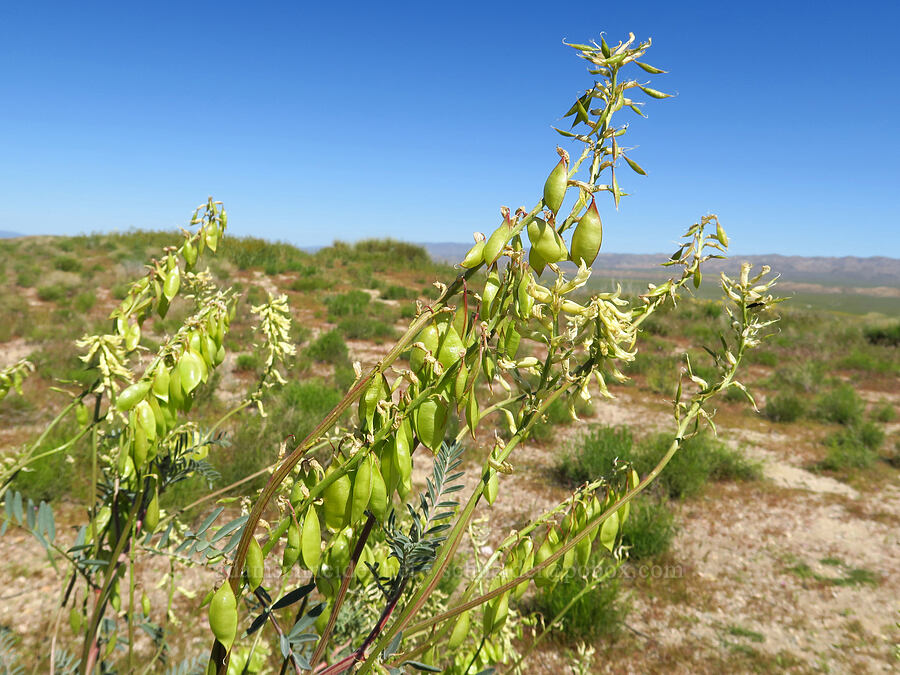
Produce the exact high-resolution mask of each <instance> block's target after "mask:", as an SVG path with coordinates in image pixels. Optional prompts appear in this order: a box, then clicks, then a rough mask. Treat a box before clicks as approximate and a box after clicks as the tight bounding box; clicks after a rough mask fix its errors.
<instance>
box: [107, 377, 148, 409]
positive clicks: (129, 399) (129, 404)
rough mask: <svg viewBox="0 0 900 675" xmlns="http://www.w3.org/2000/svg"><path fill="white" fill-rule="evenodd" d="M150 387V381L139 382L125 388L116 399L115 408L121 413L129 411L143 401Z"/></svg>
mask: <svg viewBox="0 0 900 675" xmlns="http://www.w3.org/2000/svg"><path fill="white" fill-rule="evenodd" d="M151 385H152V383H151V382H150V380H141V381H140V382H136V383H135V384H132V385H131V386H129V387H125V389H123V390H122V392H121V393H120V394H119V395H118V397H116V408H118V409H119V410H121V411H122V412H125V411H127V410H131V409H132V408H133V407H134V406H136V405H137V404H138V402H140V401H142V400H143V399H144V397H145V396H146V395H147V392H148V391H150V386H151Z"/></svg>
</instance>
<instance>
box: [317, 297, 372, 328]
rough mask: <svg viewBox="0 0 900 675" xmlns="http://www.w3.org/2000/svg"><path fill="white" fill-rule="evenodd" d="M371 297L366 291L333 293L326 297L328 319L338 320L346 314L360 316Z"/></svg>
mask: <svg viewBox="0 0 900 675" xmlns="http://www.w3.org/2000/svg"><path fill="white" fill-rule="evenodd" d="M370 301H371V298H370V297H369V294H368V293H366V292H364V291H356V290H353V291H348V292H347V293H341V294H339V295H332V296H331V297H330V298H326V299H325V306H326V307H327V308H328V320H329V321H337V320H338V319H339V318H341V317H345V316H354V315H355V316H359V315H360V314H363V313H364V312H365V311H366V310H367V309H368V305H369V302H370Z"/></svg>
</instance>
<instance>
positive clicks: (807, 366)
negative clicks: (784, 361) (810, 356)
mask: <svg viewBox="0 0 900 675" xmlns="http://www.w3.org/2000/svg"><path fill="white" fill-rule="evenodd" d="M824 379H825V364H824V363H822V362H821V361H800V362H799V363H797V364H796V365H793V366H790V367H788V368H784V369H779V370H777V371H775V372H774V373H773V374H772V381H771V382H772V387H773V388H775V389H779V390H780V389H791V390H793V391H795V392H799V393H806V394H814V393H815V392H817V391H818V390H819V387H820V386H821V385H822V381H823V380H824Z"/></svg>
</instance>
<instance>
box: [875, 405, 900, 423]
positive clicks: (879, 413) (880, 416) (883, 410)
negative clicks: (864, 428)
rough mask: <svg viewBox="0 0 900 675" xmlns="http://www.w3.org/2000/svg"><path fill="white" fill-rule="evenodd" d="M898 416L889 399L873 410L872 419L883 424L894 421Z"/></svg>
mask: <svg viewBox="0 0 900 675" xmlns="http://www.w3.org/2000/svg"><path fill="white" fill-rule="evenodd" d="M896 416H897V411H896V410H895V409H894V406H893V404H892V403H890V402H888V401H884V402H882V403H881V404H879V405H878V407H876V408H875V410H873V411H872V419H873V420H875V421H876V422H881V423H883V424H887V423H888V422H893V421H894V418H895V417H896Z"/></svg>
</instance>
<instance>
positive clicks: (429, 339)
mask: <svg viewBox="0 0 900 675" xmlns="http://www.w3.org/2000/svg"><path fill="white" fill-rule="evenodd" d="M416 342H421V343H422V344H424V345H425V348H426V349H427V350H428V351H429V352H431V354H432V355H433V356H437V351H438V347H439V346H440V336H439V335H438V329H437V326H435V325H434V324H433V323H432V324H429V325H427V326H425V328H423V329H422V332H421V333H419V335H418V336H417V337H416ZM424 366H425V352H424V351H423V350H422V348H421V347H413V349H412V351H411V352H410V355H409V367H410V368H411V369H412V370H413V372H415V373H419V372H421V371H422V368H423V367H424Z"/></svg>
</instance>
